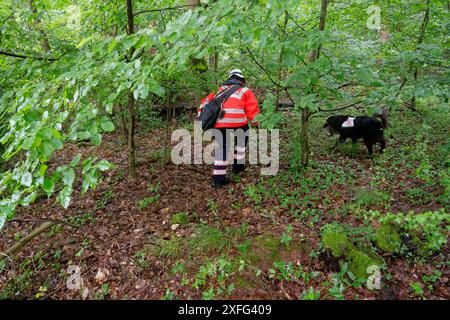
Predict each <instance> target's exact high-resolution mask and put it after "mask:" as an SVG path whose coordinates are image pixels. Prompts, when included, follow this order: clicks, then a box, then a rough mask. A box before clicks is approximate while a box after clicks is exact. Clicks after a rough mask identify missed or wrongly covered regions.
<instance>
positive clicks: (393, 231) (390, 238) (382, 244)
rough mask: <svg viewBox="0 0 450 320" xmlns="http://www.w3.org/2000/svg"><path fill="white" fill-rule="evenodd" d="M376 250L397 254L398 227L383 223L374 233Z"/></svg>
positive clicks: (398, 244) (398, 246)
mask: <svg viewBox="0 0 450 320" xmlns="http://www.w3.org/2000/svg"><path fill="white" fill-rule="evenodd" d="M375 243H376V245H377V247H378V248H380V249H381V250H383V251H386V252H389V253H395V252H399V250H400V246H401V238H400V227H399V226H397V225H395V224H394V223H385V224H383V225H382V226H381V227H380V228H378V230H377V231H376V233H375Z"/></svg>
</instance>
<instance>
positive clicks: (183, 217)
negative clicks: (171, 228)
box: [172, 212, 189, 224]
mask: <svg viewBox="0 0 450 320" xmlns="http://www.w3.org/2000/svg"><path fill="white" fill-rule="evenodd" d="M188 222H189V217H188V215H187V214H186V213H184V212H180V213H176V214H174V215H172V224H187V223H188Z"/></svg>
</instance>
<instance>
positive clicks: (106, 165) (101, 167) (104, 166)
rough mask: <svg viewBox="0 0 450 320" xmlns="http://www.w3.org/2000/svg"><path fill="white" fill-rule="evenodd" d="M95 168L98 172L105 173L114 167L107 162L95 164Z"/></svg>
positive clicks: (102, 161)
mask: <svg viewBox="0 0 450 320" xmlns="http://www.w3.org/2000/svg"><path fill="white" fill-rule="evenodd" d="M96 166H97V168H98V169H99V170H100V171H106V170H109V169H111V168H113V167H114V165H113V164H112V163H110V162H108V161H107V160H101V161H99V162H97V164H96Z"/></svg>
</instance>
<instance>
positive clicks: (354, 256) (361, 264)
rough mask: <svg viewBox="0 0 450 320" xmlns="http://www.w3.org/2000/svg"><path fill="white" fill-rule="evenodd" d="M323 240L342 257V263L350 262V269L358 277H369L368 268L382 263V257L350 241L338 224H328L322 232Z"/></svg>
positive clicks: (332, 250)
mask: <svg viewBox="0 0 450 320" xmlns="http://www.w3.org/2000/svg"><path fill="white" fill-rule="evenodd" d="M322 242H323V244H324V246H325V248H327V249H329V250H330V251H331V254H332V255H333V256H334V257H336V258H340V260H341V263H344V262H347V263H348V270H349V271H350V272H351V273H353V274H354V275H355V276H356V277H357V278H367V268H368V267H369V266H371V265H378V266H381V265H382V261H381V259H379V258H378V257H376V256H375V254H373V253H366V252H364V251H362V250H360V249H358V248H356V247H355V245H354V244H353V243H352V242H351V241H350V239H349V237H348V236H347V235H346V233H345V230H344V229H343V228H342V227H341V226H339V225H337V224H329V225H326V226H325V227H324V229H323V232H322Z"/></svg>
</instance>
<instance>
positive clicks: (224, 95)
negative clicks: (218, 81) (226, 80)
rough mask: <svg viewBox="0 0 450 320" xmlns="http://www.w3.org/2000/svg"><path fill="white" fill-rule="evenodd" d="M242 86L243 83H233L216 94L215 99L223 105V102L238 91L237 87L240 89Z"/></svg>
mask: <svg viewBox="0 0 450 320" xmlns="http://www.w3.org/2000/svg"><path fill="white" fill-rule="evenodd" d="M240 87H241V85H238V84H235V85H232V86H231V87H230V88H227V89H224V90H222V91H220V92H219V93H218V94H216V96H215V97H214V99H215V100H216V102H217V103H218V104H219V105H220V106H222V104H223V103H224V102H225V101H226V100H227V99H228V98H229V97H230V96H231V95H232V94H233V93H235V92H236V90H237V89H239V88H240Z"/></svg>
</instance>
